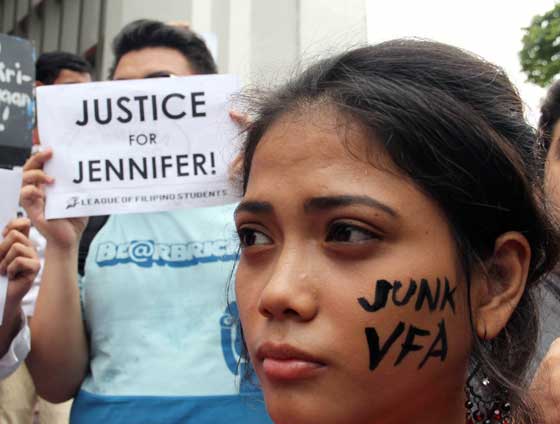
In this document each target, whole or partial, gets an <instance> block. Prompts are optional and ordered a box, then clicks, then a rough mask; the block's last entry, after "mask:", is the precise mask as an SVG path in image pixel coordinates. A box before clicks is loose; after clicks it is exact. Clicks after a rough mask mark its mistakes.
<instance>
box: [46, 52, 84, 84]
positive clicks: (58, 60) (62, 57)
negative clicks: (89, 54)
mask: <svg viewBox="0 0 560 424" xmlns="http://www.w3.org/2000/svg"><path fill="white" fill-rule="evenodd" d="M63 69H69V70H70V71H75V72H80V73H84V74H85V73H87V74H90V75H91V72H92V69H91V65H90V64H89V63H88V62H87V61H86V60H85V59H82V58H81V57H80V56H78V55H75V54H73V53H67V52H50V53H43V54H42V55H41V56H39V59H37V63H36V64H35V72H36V77H35V79H36V80H37V81H40V82H42V83H43V84H45V85H50V84H53V83H54V82H55V80H56V79H57V78H58V76H59V74H60V72H61V71H62V70H63Z"/></svg>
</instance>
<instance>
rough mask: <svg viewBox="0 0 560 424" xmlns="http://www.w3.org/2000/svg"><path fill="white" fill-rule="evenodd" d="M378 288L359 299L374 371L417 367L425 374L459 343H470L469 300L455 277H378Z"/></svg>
mask: <svg viewBox="0 0 560 424" xmlns="http://www.w3.org/2000/svg"><path fill="white" fill-rule="evenodd" d="M373 287H374V288H373V292H370V293H364V295H363V296H359V297H358V298H357V299H356V308H358V309H359V311H360V315H361V316H362V317H364V318H365V321H364V322H365V323H366V324H365V325H364V328H362V329H360V330H361V331H362V334H363V340H364V343H365V345H366V347H367V352H368V358H367V363H368V369H369V371H370V372H374V371H375V370H377V369H378V368H379V367H381V366H383V367H384V368H385V369H386V367H387V366H389V367H390V366H393V367H401V366H403V365H406V366H407V368H408V367H410V366H412V365H413V366H414V367H416V368H417V369H418V370H421V369H423V368H424V367H426V366H429V365H432V364H444V363H446V362H447V361H448V359H449V357H450V355H453V350H454V349H457V348H458V346H457V345H456V344H457V343H461V344H464V343H465V339H468V335H469V334H470V333H469V332H468V325H465V308H464V305H463V304H464V298H463V295H462V293H461V292H460V291H459V290H458V287H457V284H456V283H455V282H454V281H452V280H451V279H449V278H447V277H434V278H417V279H414V278H411V279H408V281H404V280H403V281H400V280H391V279H379V280H376V281H375V282H374V284H373ZM464 350H465V349H464V347H462V346H461V347H459V351H464Z"/></svg>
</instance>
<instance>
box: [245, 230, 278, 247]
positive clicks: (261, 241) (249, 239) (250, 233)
mask: <svg viewBox="0 0 560 424" xmlns="http://www.w3.org/2000/svg"><path fill="white" fill-rule="evenodd" d="M238 233H239V241H240V242H241V247H250V246H262V245H265V244H271V243H272V240H271V239H270V237H268V236H267V235H266V234H264V233H262V232H260V231H257V230H254V229H252V228H241V229H240V230H239V232H238Z"/></svg>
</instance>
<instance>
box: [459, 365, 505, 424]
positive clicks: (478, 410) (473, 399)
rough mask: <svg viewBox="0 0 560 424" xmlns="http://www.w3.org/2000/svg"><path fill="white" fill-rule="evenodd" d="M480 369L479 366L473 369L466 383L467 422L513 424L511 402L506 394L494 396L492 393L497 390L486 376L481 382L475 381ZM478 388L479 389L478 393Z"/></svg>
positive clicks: (471, 423)
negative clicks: (498, 396)
mask: <svg viewBox="0 0 560 424" xmlns="http://www.w3.org/2000/svg"><path fill="white" fill-rule="evenodd" d="M478 370H479V368H478V367H476V368H475V369H474V370H473V372H472V373H471V375H470V376H469V378H468V379H467V384H466V385H465V394H466V395H467V401H466V402H465V408H467V420H466V423H467V424H476V423H482V424H512V420H511V415H510V412H511V404H510V403H509V402H507V400H505V397H506V396H504V398H502V399H500V398H493V397H492V393H495V391H494V390H492V387H491V386H492V384H491V381H490V380H489V379H488V378H486V377H483V378H482V379H481V380H480V383H479V384H476V383H474V379H475V377H476V374H477V373H478ZM478 386H480V387H478ZM477 389H478V390H479V392H478V393H477ZM505 395H507V393H506V394H505ZM488 399H491V400H488Z"/></svg>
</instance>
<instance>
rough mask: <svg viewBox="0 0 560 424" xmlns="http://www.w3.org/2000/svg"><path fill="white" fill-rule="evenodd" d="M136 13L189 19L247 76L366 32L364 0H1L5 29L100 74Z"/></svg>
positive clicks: (276, 76)
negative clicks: (77, 58)
mask: <svg viewBox="0 0 560 424" xmlns="http://www.w3.org/2000/svg"><path fill="white" fill-rule="evenodd" d="M138 18H151V19H160V20H163V21H186V22H188V23H189V24H190V26H191V28H193V29H194V30H195V31H197V32H199V33H201V34H203V35H204V36H205V37H206V39H207V42H208V44H209V45H210V46H211V48H212V50H213V52H214V53H215V55H216V59H217V62H218V66H219V68H220V72H228V73H235V74H238V75H240V76H241V78H242V80H243V81H244V82H245V83H254V82H263V81H265V82H278V81H279V80H281V79H282V77H283V76H285V75H286V73H288V72H291V71H292V70H293V69H294V68H295V67H296V66H297V65H298V64H299V63H301V62H302V61H306V60H308V59H310V58H314V57H317V56H320V55H323V54H325V53H328V52H335V51H339V50H341V49H343V48H345V47H348V46H353V45H360V44H364V43H366V37H367V30H366V1H365V0H345V1H344V2H341V1H339V0H0V32H3V33H10V34H15V35H19V36H22V37H27V38H30V39H31V40H32V41H33V43H34V44H35V47H36V50H37V52H38V53H41V52H47V51H53V50H66V51H70V52H75V53H78V54H81V55H83V56H85V57H86V58H87V59H88V60H90V61H91V62H92V63H93V65H94V67H95V69H96V71H97V75H98V78H100V79H101V78H105V77H106V76H107V73H108V69H109V67H110V65H111V62H112V55H111V48H110V42H111V40H112V39H113V37H114V35H115V34H116V33H117V32H118V31H119V30H120V29H121V28H122V27H123V25H125V24H126V23H128V22H130V21H132V20H134V19H138Z"/></svg>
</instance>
